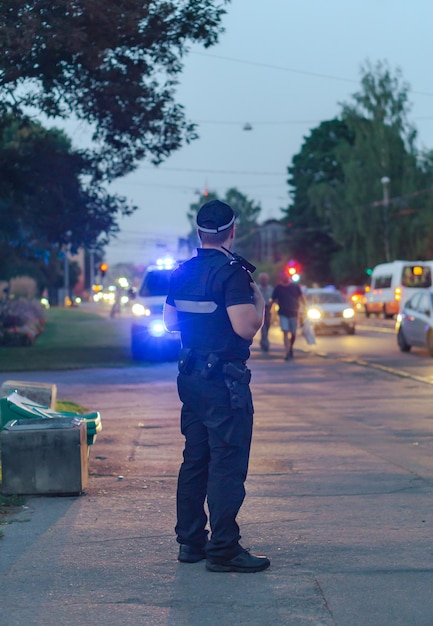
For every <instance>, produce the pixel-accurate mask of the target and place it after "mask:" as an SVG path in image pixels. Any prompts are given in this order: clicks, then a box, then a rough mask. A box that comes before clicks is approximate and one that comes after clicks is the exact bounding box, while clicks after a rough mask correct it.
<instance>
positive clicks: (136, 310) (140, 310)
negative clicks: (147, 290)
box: [131, 302, 150, 317]
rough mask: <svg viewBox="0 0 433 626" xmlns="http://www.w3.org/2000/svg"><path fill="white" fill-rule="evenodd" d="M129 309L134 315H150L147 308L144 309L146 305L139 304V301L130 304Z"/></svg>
mask: <svg viewBox="0 0 433 626" xmlns="http://www.w3.org/2000/svg"><path fill="white" fill-rule="evenodd" d="M131 311H132V314H133V315H135V316H136V317H143V315H150V311H149V309H146V307H145V306H143V305H142V304H140V303H139V302H136V303H135V304H133V305H132V308H131Z"/></svg>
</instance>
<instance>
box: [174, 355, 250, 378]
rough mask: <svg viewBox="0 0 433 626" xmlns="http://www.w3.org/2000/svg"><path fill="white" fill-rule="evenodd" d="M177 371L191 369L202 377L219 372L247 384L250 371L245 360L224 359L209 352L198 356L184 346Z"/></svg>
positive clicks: (183, 372) (187, 372)
mask: <svg viewBox="0 0 433 626" xmlns="http://www.w3.org/2000/svg"><path fill="white" fill-rule="evenodd" d="M178 365H179V372H181V373H182V374H191V373H192V372H193V371H198V372H200V374H201V376H202V377H203V378H210V377H211V376H212V375H213V374H216V373H221V374H222V375H223V376H229V377H230V378H232V379H233V380H237V381H239V382H241V383H246V384H248V383H249V381H250V379H251V372H250V370H249V369H248V368H247V367H246V363H245V361H242V360H233V361H224V360H222V359H220V358H219V356H218V355H217V354H215V353H214V352H211V353H210V354H208V355H207V357H204V356H198V355H196V354H195V353H194V351H193V350H191V349H190V348H184V349H183V350H181V352H180V355H179V364H178Z"/></svg>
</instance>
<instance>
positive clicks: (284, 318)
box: [272, 272, 306, 361]
mask: <svg viewBox="0 0 433 626" xmlns="http://www.w3.org/2000/svg"><path fill="white" fill-rule="evenodd" d="M272 302H273V303H276V304H278V315H279V317H280V327H281V330H282V331H283V340H284V348H285V350H286V354H285V357H284V358H285V360H286V361H288V360H289V359H291V358H292V357H293V346H294V344H295V341H296V332H297V330H298V316H299V309H300V306H301V305H302V306H304V307H305V306H306V300H305V296H304V294H303V293H302V290H301V288H300V286H299V285H298V284H297V283H295V282H294V281H293V280H292V278H291V277H290V276H288V275H287V274H286V273H285V272H282V273H281V274H280V282H279V284H278V285H277V286H276V287H275V288H274V291H273V294H272Z"/></svg>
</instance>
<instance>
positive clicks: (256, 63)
mask: <svg viewBox="0 0 433 626" xmlns="http://www.w3.org/2000/svg"><path fill="white" fill-rule="evenodd" d="M190 54H195V55H198V56H203V57H210V58H214V59H221V60H222V61H233V62H235V63H243V64H244V65H254V66H255V67H266V68H268V69H272V70H279V71H282V72H291V73H292V74H304V75H305V76H314V77H316V78H327V79H330V80H338V81H341V82H345V83H358V82H359V81H357V80H355V79H353V78H342V77H341V76H332V75H330V74H320V73H319V72H308V71H306V70H298V69H295V68H293V67H283V66H281V65H272V64H270V63H260V62H259V61H247V60H246V59H235V58H234V57H225V56H221V55H219V54H205V53H204V52H190Z"/></svg>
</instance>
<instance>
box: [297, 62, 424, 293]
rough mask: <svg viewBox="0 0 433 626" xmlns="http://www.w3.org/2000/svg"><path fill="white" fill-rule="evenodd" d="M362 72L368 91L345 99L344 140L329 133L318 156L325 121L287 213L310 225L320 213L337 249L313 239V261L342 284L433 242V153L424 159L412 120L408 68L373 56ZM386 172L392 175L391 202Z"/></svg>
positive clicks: (300, 167) (419, 254) (304, 157)
mask: <svg viewBox="0 0 433 626" xmlns="http://www.w3.org/2000/svg"><path fill="white" fill-rule="evenodd" d="M361 73H362V79H361V90H360V91H359V92H357V93H355V94H354V95H353V100H352V101H351V102H350V103H349V104H343V105H342V117H341V120H340V121H339V122H338V124H339V125H340V128H341V130H342V133H340V135H339V136H338V137H337V140H336V141H334V142H332V141H331V142H330V141H329V137H328V139H327V142H325V149H324V150H323V151H322V153H321V157H322V158H320V159H318V160H317V159H315V153H314V150H312V149H311V147H312V146H311V144H312V138H313V137H314V136H315V135H316V134H319V130H320V129H321V127H322V126H323V124H322V125H320V126H319V128H318V129H315V130H313V131H312V133H311V138H310V141H308V142H306V143H305V144H304V146H303V150H302V151H301V153H300V154H299V155H297V156H296V157H295V158H294V159H293V166H292V168H289V172H291V173H292V179H291V180H290V181H289V182H290V183H291V184H293V185H294V187H295V193H294V205H293V207H289V209H288V218H289V220H290V221H291V220H292V216H294V223H295V225H299V224H301V225H302V226H301V228H308V227H311V221H312V222H313V226H314V222H316V220H317V218H318V219H319V225H320V227H321V228H322V227H323V226H324V227H325V230H326V232H327V233H328V235H329V237H330V238H332V240H333V242H334V248H333V249H332V247H330V248H329V249H328V252H329V254H328V255H326V249H325V251H323V249H322V250H320V249H319V250H314V248H313V244H314V240H313V241H312V246H310V248H309V253H311V252H312V254H313V255H314V256H315V261H314V262H313V264H312V266H313V267H318V264H319V263H324V264H327V265H328V267H329V268H330V269H331V275H332V276H333V278H334V280H335V281H336V282H338V283H340V284H341V283H358V282H363V281H364V280H365V279H366V276H365V269H366V268H367V267H372V266H374V265H376V264H377V263H379V262H381V261H384V260H387V257H388V256H389V258H390V259H391V260H392V259H394V258H413V259H416V258H423V257H424V256H425V254H426V251H427V249H429V246H430V249H432V247H433V246H432V245H431V244H430V243H429V240H428V237H427V236H426V224H427V222H428V220H429V219H430V218H429V216H430V214H431V211H430V207H431V192H428V190H429V189H430V188H431V179H432V171H433V168H432V158H431V156H427V155H424V156H425V158H424V159H423V161H420V156H421V155H420V154H419V153H418V151H417V150H416V148H415V138H416V132H415V130H414V128H413V127H412V126H411V125H410V123H409V122H408V112H409V110H410V106H409V100H408V90H409V88H408V85H407V84H406V83H405V82H404V81H402V77H401V72H400V71H399V70H397V71H396V72H395V73H392V72H391V70H390V69H389V68H388V66H387V64H386V63H382V62H378V63H377V64H376V65H375V66H372V65H371V64H370V63H368V62H367V63H366V64H365V65H364V67H362V68H361ZM334 123H335V121H334ZM324 124H327V123H324ZM343 129H345V130H343ZM319 136H320V135H319ZM313 147H314V144H313ZM307 148H308V150H307ZM319 154H320V152H319ZM326 164H328V165H330V167H328V168H327V167H326ZM384 177H387V178H389V179H390V196H391V197H390V201H389V202H387V201H386V200H385V196H384V190H383V187H382V182H381V181H382V179H383V178H384ZM316 225H317V222H316ZM295 233H296V231H295ZM294 241H295V244H296V239H294ZM305 243H306V240H305V239H304V240H303V244H304V245H305ZM324 252H325V253H324ZM300 253H302V250H300ZM319 269H320V268H319ZM316 280H320V279H319V278H316Z"/></svg>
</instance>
